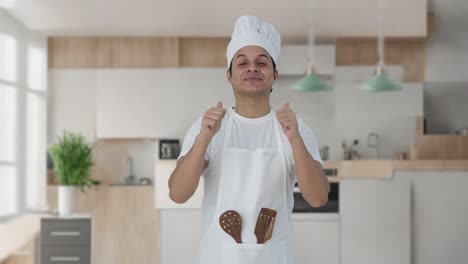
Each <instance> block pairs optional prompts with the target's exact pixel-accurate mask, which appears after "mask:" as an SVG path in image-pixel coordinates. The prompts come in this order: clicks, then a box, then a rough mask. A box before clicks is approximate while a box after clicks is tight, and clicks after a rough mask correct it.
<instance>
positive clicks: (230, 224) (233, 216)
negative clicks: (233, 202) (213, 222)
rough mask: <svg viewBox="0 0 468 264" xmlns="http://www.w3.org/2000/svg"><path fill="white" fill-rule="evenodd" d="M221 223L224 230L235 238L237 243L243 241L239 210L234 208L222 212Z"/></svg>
mask: <svg viewBox="0 0 468 264" xmlns="http://www.w3.org/2000/svg"><path fill="white" fill-rule="evenodd" d="M219 225H220V226H221V228H222V229H223V230H224V232H226V233H227V234H228V235H230V236H231V237H232V238H234V240H235V241H236V242H237V243H239V244H241V243H242V238H241V229H242V219H241V216H240V214H239V213H238V212H236V211H234V210H227V211H226V212H224V213H222V214H221V216H220V217H219Z"/></svg>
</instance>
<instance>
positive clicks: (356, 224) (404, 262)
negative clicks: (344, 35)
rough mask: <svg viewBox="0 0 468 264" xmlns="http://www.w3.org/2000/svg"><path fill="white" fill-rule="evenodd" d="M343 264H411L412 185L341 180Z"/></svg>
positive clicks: (398, 180)
mask: <svg viewBox="0 0 468 264" xmlns="http://www.w3.org/2000/svg"><path fill="white" fill-rule="evenodd" d="M340 215H341V217H340V237H341V245H340V248H341V264H355V263H360V264H375V263H380V264H387V263H388V264H393V263H399V264H409V263H410V262H411V229H410V226H411V219H410V218H411V206H410V184H408V182H407V181H405V180H404V179H402V178H395V177H393V178H390V179H341V181H340Z"/></svg>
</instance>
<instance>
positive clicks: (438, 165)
mask: <svg viewBox="0 0 468 264" xmlns="http://www.w3.org/2000/svg"><path fill="white" fill-rule="evenodd" d="M323 167H324V168H325V169H333V168H335V169H337V170H338V175H337V177H328V178H329V179H330V181H338V180H340V179H342V178H391V177H392V176H393V172H394V171H395V170H417V171H468V160H326V161H324V162H323Z"/></svg>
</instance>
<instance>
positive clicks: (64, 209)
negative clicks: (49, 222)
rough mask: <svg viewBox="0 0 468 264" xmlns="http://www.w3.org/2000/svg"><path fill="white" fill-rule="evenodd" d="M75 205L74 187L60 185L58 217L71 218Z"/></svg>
mask: <svg viewBox="0 0 468 264" xmlns="http://www.w3.org/2000/svg"><path fill="white" fill-rule="evenodd" d="M74 204H75V186H69V185H60V186H59V187H58V213H59V216H71V215H72V214H73V205H74Z"/></svg>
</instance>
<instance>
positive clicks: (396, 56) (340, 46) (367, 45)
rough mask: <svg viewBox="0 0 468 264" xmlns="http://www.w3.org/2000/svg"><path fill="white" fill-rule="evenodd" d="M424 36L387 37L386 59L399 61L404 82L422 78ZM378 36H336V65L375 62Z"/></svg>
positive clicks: (417, 80) (376, 59)
mask: <svg viewBox="0 0 468 264" xmlns="http://www.w3.org/2000/svg"><path fill="white" fill-rule="evenodd" d="M425 45H426V44H425V40H423V39H387V40H386V41H385V53H384V55H385V63H386V64H387V65H402V66H403V69H404V77H403V81H404V82H423V81H424V67H425ZM378 60H379V56H378V53H377V40H376V39H370V38H339V39H337V40H336V65H337V66H351V65H367V66H369V65H377V62H378Z"/></svg>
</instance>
